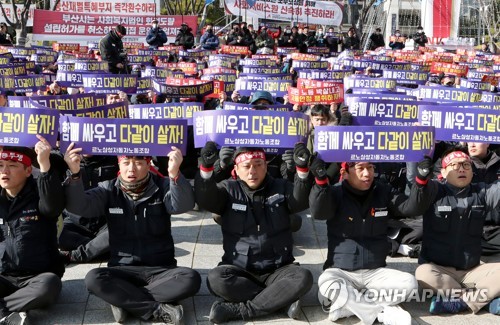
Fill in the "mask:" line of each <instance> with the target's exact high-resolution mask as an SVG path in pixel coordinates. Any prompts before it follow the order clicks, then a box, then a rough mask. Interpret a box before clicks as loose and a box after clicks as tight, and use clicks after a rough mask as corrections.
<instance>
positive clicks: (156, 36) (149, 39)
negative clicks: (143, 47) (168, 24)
mask: <svg viewBox="0 0 500 325" xmlns="http://www.w3.org/2000/svg"><path fill="white" fill-rule="evenodd" d="M167 42H168V37H167V34H166V33H165V31H164V30H163V29H162V28H161V27H160V26H159V25H158V20H156V19H155V20H153V22H152V25H151V28H150V29H149V30H148V34H147V35H146V43H148V44H149V49H151V50H157V49H158V48H159V47H161V46H163V44H165V43H167Z"/></svg>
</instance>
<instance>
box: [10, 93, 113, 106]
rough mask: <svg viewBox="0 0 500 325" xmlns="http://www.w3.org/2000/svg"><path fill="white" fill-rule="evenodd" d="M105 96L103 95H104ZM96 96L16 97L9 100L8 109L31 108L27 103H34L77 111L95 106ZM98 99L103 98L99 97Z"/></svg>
mask: <svg viewBox="0 0 500 325" xmlns="http://www.w3.org/2000/svg"><path fill="white" fill-rule="evenodd" d="M104 96H105V95H104ZM97 97H98V96H97V94H76V95H53V96H52V95H48V96H29V97H28V96H16V97H13V98H12V100H11V98H9V106H10V107H32V106H31V105H30V103H29V102H36V103H38V104H40V105H43V106H45V107H48V108H54V109H60V110H77V109H84V108H91V107H94V106H97V105H98V103H97V101H96V98H97ZM99 97H101V98H102V97H103V95H100V96H99ZM104 99H105V97H104Z"/></svg>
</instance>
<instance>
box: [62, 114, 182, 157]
mask: <svg viewBox="0 0 500 325" xmlns="http://www.w3.org/2000/svg"><path fill="white" fill-rule="evenodd" d="M59 124H60V126H59V131H60V132H61V152H66V149H67V148H68V146H69V144H70V143H71V142H75V144H76V145H75V146H76V147H77V148H82V149H83V150H82V153H83V154H92V155H137V156H139V155H140V156H165V155H166V154H167V153H168V152H169V151H170V150H171V149H170V147H171V146H175V147H177V148H179V149H180V150H181V151H182V154H183V155H185V154H186V146H187V121H186V120H183V119H175V120H174V119H172V120H132V119H106V118H104V119H99V118H90V117H75V116H68V115H66V116H61V118H60V121H59Z"/></svg>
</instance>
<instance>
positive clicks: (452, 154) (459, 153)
mask: <svg viewBox="0 0 500 325" xmlns="http://www.w3.org/2000/svg"><path fill="white" fill-rule="evenodd" d="M455 158H466V159H467V160H469V161H470V157H469V155H468V154H466V153H465V152H463V151H452V152H450V153H449V154H448V155H446V157H444V158H443V161H441V167H443V168H446V166H448V165H449V164H450V162H451V161H452V160H453V159H455Z"/></svg>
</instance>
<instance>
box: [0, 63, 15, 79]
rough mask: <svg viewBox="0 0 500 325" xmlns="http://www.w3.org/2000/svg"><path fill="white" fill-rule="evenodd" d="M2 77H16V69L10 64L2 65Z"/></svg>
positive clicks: (0, 70) (0, 73)
mask: <svg viewBox="0 0 500 325" xmlns="http://www.w3.org/2000/svg"><path fill="white" fill-rule="evenodd" d="M0 76H2V77H14V76H15V74H14V67H13V66H12V65H10V64H5V65H0Z"/></svg>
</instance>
